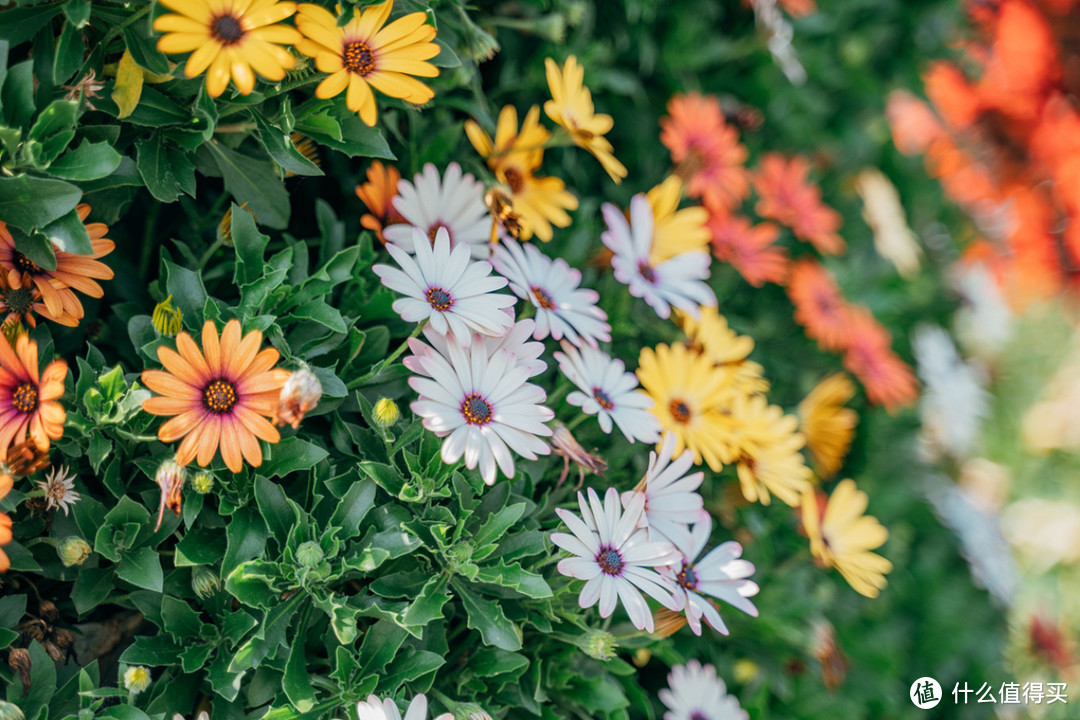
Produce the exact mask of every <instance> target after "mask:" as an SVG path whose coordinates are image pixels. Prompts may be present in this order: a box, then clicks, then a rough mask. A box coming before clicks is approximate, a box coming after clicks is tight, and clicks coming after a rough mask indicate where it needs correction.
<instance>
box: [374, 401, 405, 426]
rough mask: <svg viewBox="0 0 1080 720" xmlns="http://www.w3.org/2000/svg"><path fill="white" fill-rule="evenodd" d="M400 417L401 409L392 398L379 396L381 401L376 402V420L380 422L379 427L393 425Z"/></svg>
mask: <svg viewBox="0 0 1080 720" xmlns="http://www.w3.org/2000/svg"><path fill="white" fill-rule="evenodd" d="M400 417H401V410H399V409H398V406H397V403H396V402H394V401H393V400H391V399H390V398H385V397H384V398H379V401H378V402H377V403H375V422H376V423H378V424H379V427H384V428H388V427H392V426H393V425H394V423H396V422H397V421H398V418H400Z"/></svg>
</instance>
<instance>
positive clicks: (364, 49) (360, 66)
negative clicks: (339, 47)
mask: <svg viewBox="0 0 1080 720" xmlns="http://www.w3.org/2000/svg"><path fill="white" fill-rule="evenodd" d="M341 62H342V64H343V65H345V69H346V70H348V71H349V72H353V73H356V74H357V75H360V76H361V77H363V76H364V75H367V74H368V73H370V72H371V71H372V70H374V69H375V55H373V54H372V52H371V48H369V47H368V46H367V43H365V42H362V41H360V40H353V41H352V42H347V43H345V47H344V49H343V51H342V53H341Z"/></svg>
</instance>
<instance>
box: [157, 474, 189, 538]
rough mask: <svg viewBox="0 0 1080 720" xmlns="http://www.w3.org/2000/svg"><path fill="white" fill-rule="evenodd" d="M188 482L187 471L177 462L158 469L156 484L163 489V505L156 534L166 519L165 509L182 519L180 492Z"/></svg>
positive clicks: (159, 512)
mask: <svg viewBox="0 0 1080 720" xmlns="http://www.w3.org/2000/svg"><path fill="white" fill-rule="evenodd" d="M185 480H187V470H185V469H184V467H183V466H182V465H180V464H178V463H177V462H176V461H175V460H166V461H165V462H163V463H161V465H160V466H159V467H158V469H157V472H156V473H155V474H154V482H156V483H157V484H158V487H159V488H161V503H160V504H159V505H158V517H157V525H155V526H154V532H157V531H158V528H160V527H161V521H162V520H163V519H164V518H165V508H169V509H170V510H172V511H173V513H175V514H176V516H177V517H180V491H181V490H183V489H184V481H185Z"/></svg>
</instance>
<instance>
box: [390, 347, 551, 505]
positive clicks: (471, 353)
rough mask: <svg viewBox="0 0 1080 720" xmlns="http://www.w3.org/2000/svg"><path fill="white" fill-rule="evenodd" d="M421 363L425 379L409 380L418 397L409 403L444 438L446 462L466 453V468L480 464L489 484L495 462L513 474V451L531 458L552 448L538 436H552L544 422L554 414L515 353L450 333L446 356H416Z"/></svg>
mask: <svg viewBox="0 0 1080 720" xmlns="http://www.w3.org/2000/svg"><path fill="white" fill-rule="evenodd" d="M417 362H418V363H419V364H420V366H421V367H422V370H423V374H424V375H427V377H411V378H409V385H410V386H411V387H412V389H413V390H415V391H416V392H417V393H419V395H420V398H419V399H418V400H416V401H415V402H413V403H412V404H411V405H410V407H411V408H412V410H413V412H415V413H416V414H417V415H419V416H420V417H422V418H423V420H424V427H426V428H427V429H428V430H431V431H432V432H434V433H435V434H436V435H438V436H439V437H445V438H446V440H445V441H444V442H443V446H442V459H443V462H445V463H455V462H457V461H458V460H459V459H461V456H462V455H464V456H465V467H467V468H469V469H470V470H472V469H473V468H475V467H477V466H478V465H479V467H480V474H481V476H482V477H483V478H484V482H485V483H487V484H488V485H491V484H493V483H494V482H495V474H496V466H497V467H498V469H500V470H502V472H503V474H504V475H506V477H508V478H512V477H514V458H513V456H512V455H511V454H510V451H511V450H513V451H514V452H516V453H517V454H518V455H521V456H522V457H525V458H528V459H529V460H535V459H536V456H537V455H547V454H548V453H550V452H551V448H550V447H548V445H547V444H546V443H545V442H544V441H543V440H541V439H540V437H538V436H544V437H548V436H550V435H551V428H549V427H547V426H546V425H545V424H544V423H545V422H547V421H549V420H551V419H553V418H554V417H555V413H553V412H552V411H551V410H550V409H548V408H546V407H544V406H543V405H541V404H540V403H542V402H543V401H544V400H545V399H546V398H547V396H546V395H545V393H544V391H543V390H541V389H540V388H539V387H537V386H536V385H533V384H532V383H529V382H526V380H527V379H528V377H529V370H528V369H526V368H525V367H524V366H522V365H519V364H518V363H517V360H516V358H515V357H514V356H513V354H511V353H510V352H507V351H503V350H497V351H495V352H493V353H490V354H489V352H488V349H487V347H486V345H485V344H483V343H479V342H476V343H473V344H472V346H471V347H468V348H466V347H462V345H461V344H460V342H459V340H458V338H457V337H456V336H447V338H446V356H445V357H444V356H443V355H442V354H440V353H437V352H434V351H433V352H428V353H425V354H423V355H420V356H417Z"/></svg>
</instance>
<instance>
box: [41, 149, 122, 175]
mask: <svg viewBox="0 0 1080 720" xmlns="http://www.w3.org/2000/svg"><path fill="white" fill-rule="evenodd" d="M121 157H122V156H121V155H120V153H118V152H116V150H114V149H113V148H112V146H111V145H109V143H106V142H100V143H92V142H90V141H89V140H83V142H82V144H81V145H79V147H77V148H75V149H74V150H68V151H67V152H66V153H64V155H63V156H62V157H61V158H60V159H58V160H57V161H56V162H54V163H53V164H52V165H50V166H49V173H50V174H51V175H55V176H56V177H58V178H63V179H64V180H97V179H98V178H103V177H105V176H107V175H110V174H112V172H113V171H114V170H116V168H118V167H119V166H120V158H121Z"/></svg>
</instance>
